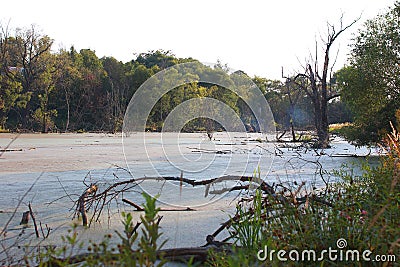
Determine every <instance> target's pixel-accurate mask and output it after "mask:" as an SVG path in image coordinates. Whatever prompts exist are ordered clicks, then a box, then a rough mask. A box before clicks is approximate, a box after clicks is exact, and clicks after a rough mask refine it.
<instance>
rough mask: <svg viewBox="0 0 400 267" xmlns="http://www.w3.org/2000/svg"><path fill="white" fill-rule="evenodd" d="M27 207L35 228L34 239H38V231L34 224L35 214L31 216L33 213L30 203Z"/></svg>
mask: <svg viewBox="0 0 400 267" xmlns="http://www.w3.org/2000/svg"><path fill="white" fill-rule="evenodd" d="M28 207H29V213H30V214H31V217H32V221H33V225H34V226H35V234H36V237H37V238H39V230H38V227H37V224H36V218H35V214H33V211H32V206H31V203H29V204H28Z"/></svg>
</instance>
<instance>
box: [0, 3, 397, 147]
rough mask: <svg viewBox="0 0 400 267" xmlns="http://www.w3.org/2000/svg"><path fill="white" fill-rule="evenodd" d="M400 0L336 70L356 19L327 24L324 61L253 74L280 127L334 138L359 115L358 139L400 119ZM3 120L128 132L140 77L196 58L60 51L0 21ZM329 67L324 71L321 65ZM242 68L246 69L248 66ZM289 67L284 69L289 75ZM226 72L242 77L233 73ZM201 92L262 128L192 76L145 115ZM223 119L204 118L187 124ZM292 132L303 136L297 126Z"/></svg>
mask: <svg viewBox="0 0 400 267" xmlns="http://www.w3.org/2000/svg"><path fill="white" fill-rule="evenodd" d="M399 6H400V5H399V2H396V3H395V4H394V6H393V7H390V8H389V9H388V10H387V12H386V13H384V14H381V15H378V16H377V17H375V18H374V19H371V20H369V21H367V22H366V23H365V24H364V25H363V26H362V27H361V28H360V30H359V32H358V34H357V35H356V37H355V38H354V39H353V40H352V50H351V54H350V56H349V63H348V65H346V66H344V67H343V68H342V69H340V70H339V71H337V72H335V73H333V72H331V70H332V69H331V62H330V61H329V60H330V57H329V56H330V55H329V53H330V48H331V45H332V44H333V42H335V40H336V39H337V38H338V37H339V35H340V34H341V33H342V32H343V31H345V30H347V29H348V28H349V27H350V26H352V25H353V24H354V23H355V22H356V21H357V20H355V21H353V22H352V23H350V24H348V25H344V24H343V22H342V19H341V20H340V24H339V26H338V27H336V28H335V27H334V26H333V25H331V24H328V32H327V35H326V36H327V38H326V40H324V42H323V46H322V47H323V53H324V54H323V56H322V58H324V60H323V64H322V66H321V67H319V66H318V62H317V61H316V58H318V55H317V54H316V55H315V60H314V61H313V60H310V61H309V62H306V64H305V65H304V66H305V67H304V69H303V70H300V71H298V73H295V74H293V75H290V76H288V77H284V78H285V79H284V81H280V80H271V79H268V78H263V77H257V76H255V77H253V78H252V80H253V81H254V83H255V84H256V85H257V86H258V87H259V88H260V89H261V91H262V92H263V94H264V96H265V97H266V99H267V101H268V102H269V104H270V106H271V109H272V112H273V114H274V117H275V123H276V125H277V127H278V129H280V130H289V129H292V130H293V129H316V130H317V133H318V137H319V140H320V144H319V146H320V147H326V145H327V142H328V139H329V133H328V126H329V124H330V123H338V122H353V124H352V126H351V127H349V129H346V131H344V133H345V134H346V136H347V137H348V138H349V139H350V140H352V141H355V142H357V143H359V144H367V143H370V142H377V141H379V140H380V138H381V137H382V134H384V133H386V132H388V131H389V130H390V123H389V122H392V123H393V124H394V125H397V126H398V124H399V121H400V120H399V118H400V111H399V110H400V104H399V103H400V102H399V92H400V90H399V84H400V81H399V77H400V75H399V74H400V73H399V72H400V68H399V66H400V64H399V63H400V59H399V58H400V51H399V49H400V48H399V47H400V37H399V31H398V29H399V28H400V25H399V20H398V17H399V13H400V11H399V10H400V7H399ZM0 30H1V35H0V128H1V129H3V130H11V131H41V132H49V131H51V132H68V131H107V132H116V131H120V130H121V127H122V123H123V118H124V113H125V110H126V108H127V106H128V104H129V101H130V99H131V97H132V96H133V94H134V93H135V92H136V90H137V89H138V88H139V87H140V85H141V84H142V83H143V82H144V81H146V80H147V79H148V78H149V77H151V76H152V75H154V74H155V73H157V72H159V71H161V70H163V69H166V68H168V67H170V66H173V65H175V64H180V63H185V62H198V61H197V60H196V59H193V58H178V57H176V56H175V55H174V54H173V53H172V52H171V51H164V50H156V51H148V52H144V53H141V54H139V55H137V56H136V57H135V58H133V59H132V60H130V61H128V62H125V63H123V62H121V61H118V60H117V59H115V58H113V57H102V58H99V57H98V56H97V55H96V53H95V51H93V50H90V49H81V50H79V51H77V50H76V49H75V48H74V46H72V47H71V48H70V49H68V50H67V49H60V50H58V51H53V49H52V46H53V43H54V40H53V39H51V37H49V36H47V35H45V34H42V33H41V32H40V31H38V30H37V28H35V27H34V26H32V27H30V28H24V29H15V30H11V29H9V28H8V26H1V29H0ZM198 66H199V69H200V71H201V72H202V73H207V72H211V71H213V72H215V71H216V72H221V73H227V69H228V68H227V66H226V65H224V64H222V63H220V62H218V63H217V64H215V66H206V65H203V64H201V63H199V64H198ZM319 70H321V72H319ZM241 73H243V72H241ZM282 76H284V75H282ZM226 79H234V78H233V77H232V76H230V75H227V76H226ZM194 97H212V98H216V99H218V100H221V101H223V102H224V103H225V104H227V105H228V106H230V107H231V108H232V109H233V110H235V112H237V113H238V114H239V115H240V117H241V119H242V120H243V122H244V123H245V124H246V127H248V129H249V130H256V128H257V126H256V125H255V124H254V120H253V119H252V114H251V112H249V109H248V107H247V106H246V105H245V104H244V103H243V101H242V100H241V99H240V98H239V97H238V96H237V95H235V94H234V93H233V92H231V91H230V90H227V89H226V88H222V87H220V86H216V85H211V84H204V83H200V82H198V83H190V84H185V85H182V86H179V87H177V88H175V89H174V90H172V91H171V92H169V93H168V94H166V95H164V96H163V97H162V98H161V99H160V100H159V101H158V102H157V104H156V105H155V106H154V108H153V110H152V111H151V113H150V116H149V118H148V121H147V126H148V129H149V130H160V129H161V128H162V125H163V121H164V120H165V118H166V116H167V115H168V114H169V112H170V111H171V110H172V109H173V108H174V107H176V106H177V105H179V104H180V103H182V102H184V101H186V100H188V99H191V98H194ZM210 124H212V128H213V129H218V127H220V126H219V125H218V124H217V123H215V122H213V121H209V120H206V119H198V120H195V121H192V122H190V123H189V124H188V125H186V127H185V129H184V130H187V131H194V130H207V129H206V128H207V127H209V125H210ZM293 139H295V136H294V131H293Z"/></svg>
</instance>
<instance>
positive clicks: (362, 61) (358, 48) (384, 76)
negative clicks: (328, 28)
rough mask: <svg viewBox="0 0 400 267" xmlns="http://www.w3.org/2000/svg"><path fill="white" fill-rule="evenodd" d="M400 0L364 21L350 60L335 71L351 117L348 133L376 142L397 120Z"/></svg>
mask: <svg viewBox="0 0 400 267" xmlns="http://www.w3.org/2000/svg"><path fill="white" fill-rule="evenodd" d="M399 29H400V2H397V3H395V4H394V6H393V7H391V8H389V9H388V11H387V12H386V13H384V14H381V15H378V16H377V17H375V18H374V19H371V20H369V21H367V22H366V23H365V25H364V26H363V28H362V29H361V30H359V32H358V35H357V36H356V37H355V38H354V40H353V45H352V53H351V57H350V64H349V66H346V67H345V68H343V69H342V70H341V71H339V73H338V75H337V76H338V80H339V84H340V86H341V93H342V98H343V100H344V101H345V102H347V103H348V105H349V107H350V108H351V110H352V112H353V114H354V117H355V125H354V128H353V129H351V130H349V131H348V133H347V137H348V138H350V139H351V140H354V141H356V142H358V143H359V144H367V143H371V142H372V143H375V142H378V141H380V140H381V139H382V137H383V136H384V135H385V133H388V132H389V131H390V124H389V122H393V123H395V122H396V123H399V122H400V112H399V109H400V30H399Z"/></svg>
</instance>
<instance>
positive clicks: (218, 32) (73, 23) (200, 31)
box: [0, 0, 394, 79]
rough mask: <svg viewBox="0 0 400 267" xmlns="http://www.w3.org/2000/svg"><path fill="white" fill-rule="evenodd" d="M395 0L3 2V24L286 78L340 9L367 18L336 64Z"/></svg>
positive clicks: (122, 56)
mask: <svg viewBox="0 0 400 267" xmlns="http://www.w3.org/2000/svg"><path fill="white" fill-rule="evenodd" d="M393 3H394V0H329V1H325V0H303V1H298V0H278V1H261V0H260V1H251V0H248V1H217V0H202V1H183V0H182V1H177V0H173V1H171V0H169V1H166V0H160V1H128V0H126V1H125V0H121V1H118V0H114V1H91V0H79V1H76V0H68V1H54V0H53V1H44V0H41V1H39V0H36V1H35V0H16V1H14V0H13V1H11V0H8V1H2V3H1V8H0V19H1V22H2V23H3V25H4V24H7V23H8V21H10V26H11V27H13V28H15V27H27V26H30V25H31V24H36V25H37V26H38V28H40V29H41V31H42V32H43V33H44V34H47V35H49V36H50V37H51V38H53V39H54V40H55V41H56V47H55V48H58V47H63V48H69V47H70V46H71V45H74V46H75V48H76V49H78V50H79V49H82V48H90V49H93V50H95V51H96V54H97V56H98V57H103V56H113V57H115V58H116V59H118V60H121V61H123V62H126V61H129V60H131V59H133V58H135V56H134V54H135V53H136V54H137V53H141V52H146V51H149V50H155V49H164V50H171V51H172V52H173V53H174V54H175V55H176V56H177V57H193V58H196V59H198V60H200V61H202V62H207V63H213V62H216V61H217V60H221V61H222V62H223V63H227V64H228V66H230V67H231V68H233V69H241V70H243V71H245V72H246V73H248V74H250V75H252V76H253V75H259V76H262V77H267V78H274V79H279V78H280V76H281V66H283V67H284V69H285V73H286V74H290V73H293V72H294V71H295V70H296V69H300V68H301V63H304V61H305V59H306V58H307V57H308V55H309V54H310V51H314V50H315V41H318V42H319V46H321V45H322V42H321V37H324V36H325V34H326V29H327V28H326V23H327V21H329V22H331V23H333V24H338V23H339V19H340V17H341V14H342V13H343V14H344V23H345V24H347V23H350V22H351V21H352V20H354V19H355V18H357V17H359V16H360V15H361V14H362V18H361V20H360V22H358V23H357V24H356V25H355V26H353V28H352V29H351V30H350V31H348V32H347V33H346V34H344V35H342V36H341V38H340V39H339V40H338V42H337V45H336V46H334V47H333V48H334V53H332V57H334V56H335V55H336V51H337V50H338V49H339V57H338V61H337V63H336V66H337V67H341V66H343V64H344V63H345V59H346V55H347V53H348V52H349V48H348V43H349V42H350V39H351V36H352V33H353V32H356V31H357V29H358V28H360V27H361V26H362V24H363V21H365V20H366V19H369V18H373V17H374V16H375V15H376V14H378V13H380V12H383V11H385V10H386V8H387V7H389V6H391V5H393Z"/></svg>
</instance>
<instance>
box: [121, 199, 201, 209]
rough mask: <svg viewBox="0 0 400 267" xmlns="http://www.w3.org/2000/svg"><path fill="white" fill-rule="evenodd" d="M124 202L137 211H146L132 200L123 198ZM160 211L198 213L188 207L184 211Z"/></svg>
mask: <svg viewBox="0 0 400 267" xmlns="http://www.w3.org/2000/svg"><path fill="white" fill-rule="evenodd" d="M122 202H125V203H126V204H129V205H131V206H132V207H134V208H135V209H136V211H144V208H142V207H141V206H140V205H138V204H136V203H135V202H133V201H130V200H128V199H126V198H123V199H122ZM160 211H196V210H194V209H192V208H189V207H187V208H184V209H163V208H160Z"/></svg>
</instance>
